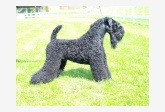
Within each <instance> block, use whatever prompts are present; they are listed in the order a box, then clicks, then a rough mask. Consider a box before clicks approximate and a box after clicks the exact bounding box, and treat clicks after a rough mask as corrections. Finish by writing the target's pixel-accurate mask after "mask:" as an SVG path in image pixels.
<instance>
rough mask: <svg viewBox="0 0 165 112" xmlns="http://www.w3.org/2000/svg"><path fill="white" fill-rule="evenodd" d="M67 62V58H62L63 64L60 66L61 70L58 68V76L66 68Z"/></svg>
mask: <svg viewBox="0 0 165 112" xmlns="http://www.w3.org/2000/svg"><path fill="white" fill-rule="evenodd" d="M66 62H67V60H61V65H60V68H59V70H58V72H57V77H58V76H59V75H60V74H61V72H62V71H63V70H64V68H65V65H66Z"/></svg>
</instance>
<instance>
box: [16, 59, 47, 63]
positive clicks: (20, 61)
mask: <svg viewBox="0 0 165 112" xmlns="http://www.w3.org/2000/svg"><path fill="white" fill-rule="evenodd" d="M30 62H44V60H35V61H33V60H20V59H16V63H30Z"/></svg>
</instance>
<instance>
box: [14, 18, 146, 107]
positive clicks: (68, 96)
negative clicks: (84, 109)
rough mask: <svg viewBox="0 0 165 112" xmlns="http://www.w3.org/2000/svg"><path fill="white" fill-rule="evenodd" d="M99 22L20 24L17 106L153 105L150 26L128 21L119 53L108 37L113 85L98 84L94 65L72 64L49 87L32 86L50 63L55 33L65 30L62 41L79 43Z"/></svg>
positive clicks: (107, 50) (23, 21)
mask: <svg viewBox="0 0 165 112" xmlns="http://www.w3.org/2000/svg"><path fill="white" fill-rule="evenodd" d="M94 21H95V19H90V20H85V21H78V20H75V21H74V20H68V19H66V20H64V19H63V20H57V19H25V20H17V21H16V105H17V106H59V105H62V106H148V105H149V21H142V20H141V21H136V23H135V24H133V23H131V22H128V21H127V22H124V21H121V20H118V21H119V22H120V23H121V24H122V25H123V26H124V28H125V32H126V33H125V35H124V38H123V40H122V41H121V42H120V43H118V46H117V48H116V49H115V50H114V49H112V48H111V47H110V38H109V35H108V34H106V36H105V39H104V48H105V52H106V56H107V61H108V66H109V69H110V71H111V74H112V78H113V79H111V80H108V81H102V82H95V81H94V80H93V76H92V73H91V70H90V67H89V65H81V64H77V63H73V62H71V61H68V63H67V65H66V67H65V70H64V72H63V73H62V74H61V75H60V77H59V78H57V79H54V80H53V81H52V82H50V83H46V84H38V85H33V84H30V83H29V81H30V78H31V76H32V74H33V73H35V72H37V71H38V70H39V69H40V68H41V67H42V65H43V63H44V61H45V48H46V45H47V44H48V42H49V41H50V34H51V32H52V30H53V28H54V27H55V26H57V25H59V24H62V25H63V28H62V30H61V31H60V32H59V34H58V36H57V37H58V38H60V39H64V38H65V39H75V38H79V37H80V36H81V35H82V34H84V33H85V32H86V31H87V30H88V29H89V24H91V23H93V22H94Z"/></svg>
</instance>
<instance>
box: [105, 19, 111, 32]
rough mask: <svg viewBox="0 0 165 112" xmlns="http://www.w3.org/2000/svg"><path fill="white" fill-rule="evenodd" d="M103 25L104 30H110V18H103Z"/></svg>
mask: <svg viewBox="0 0 165 112" xmlns="http://www.w3.org/2000/svg"><path fill="white" fill-rule="evenodd" d="M104 23H105V25H106V29H108V30H112V18H109V17H105V18H104Z"/></svg>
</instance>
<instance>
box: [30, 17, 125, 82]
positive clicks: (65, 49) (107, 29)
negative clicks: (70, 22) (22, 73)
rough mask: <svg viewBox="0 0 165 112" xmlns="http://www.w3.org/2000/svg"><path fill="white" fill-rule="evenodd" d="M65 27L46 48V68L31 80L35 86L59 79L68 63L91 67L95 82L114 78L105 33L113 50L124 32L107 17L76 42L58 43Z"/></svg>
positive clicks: (55, 31) (62, 41)
mask: <svg viewBox="0 0 165 112" xmlns="http://www.w3.org/2000/svg"><path fill="white" fill-rule="evenodd" d="M61 28H62V25H59V26H57V27H56V28H55V29H54V30H53V32H52V35H51V41H50V43H49V44H48V45H47V48H46V60H45V63H44V65H43V67H42V68H41V69H40V70H39V71H38V72H37V73H35V74H34V75H33V76H32V78H31V83H34V84H36V83H40V82H43V83H46V82H49V81H52V80H53V79H54V78H55V77H58V76H59V75H60V73H61V72H62V71H63V69H64V67H65V65H66V62H67V60H71V61H73V62H77V63H80V64H89V65H90V67H91V70H92V73H93V76H94V79H95V81H101V80H103V79H104V80H105V79H108V78H111V74H110V72H109V70H108V65H107V60H106V55H105V52H104V48H103V39H104V35H105V33H109V34H110V40H111V46H112V48H116V45H117V43H118V42H119V41H120V40H121V39H122V37H123V36H124V28H123V27H122V26H121V25H120V23H118V22H117V21H115V20H114V19H112V18H109V17H105V18H101V19H99V20H97V21H96V22H94V23H93V24H92V25H91V26H90V29H89V30H88V31H87V32H86V33H85V34H84V35H83V36H81V37H80V38H78V39H75V40H61V39H56V35H57V33H58V31H59V30H60V29H61Z"/></svg>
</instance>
